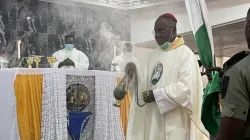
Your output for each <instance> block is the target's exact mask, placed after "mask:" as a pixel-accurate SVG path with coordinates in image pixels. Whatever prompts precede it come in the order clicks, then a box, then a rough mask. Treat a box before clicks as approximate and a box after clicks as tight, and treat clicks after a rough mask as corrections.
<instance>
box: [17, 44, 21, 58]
mask: <svg viewBox="0 0 250 140" xmlns="http://www.w3.org/2000/svg"><path fill="white" fill-rule="evenodd" d="M21 43H22V41H21V40H18V43H17V58H18V59H20V58H21Z"/></svg>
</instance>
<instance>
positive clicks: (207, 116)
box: [185, 0, 221, 136]
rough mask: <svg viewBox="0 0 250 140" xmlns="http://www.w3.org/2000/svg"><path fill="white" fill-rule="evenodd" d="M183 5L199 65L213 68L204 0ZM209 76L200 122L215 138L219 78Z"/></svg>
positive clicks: (211, 38)
mask: <svg viewBox="0 0 250 140" xmlns="http://www.w3.org/2000/svg"><path fill="white" fill-rule="evenodd" d="M185 3H186V8H187V13H188V17H189V21H190V24H191V27H192V30H193V33H194V37H195V41H196V45H197V49H198V53H199V57H200V60H201V63H202V65H203V66H205V67H214V66H215V56H214V43H213V35H212V28H211V25H210V23H209V19H208V10H207V6H206V2H205V0H185ZM211 75H212V78H213V80H211V81H209V83H208V85H207V87H206V88H205V90H204V93H203V102H202V109H201V121H202V123H203V125H204V127H205V128H206V130H207V131H208V132H209V133H210V134H211V135H212V136H217V134H218V130H219V126H220V108H219V104H218V100H219V93H220V82H221V78H220V77H219V75H218V73H217V72H212V73H211Z"/></svg>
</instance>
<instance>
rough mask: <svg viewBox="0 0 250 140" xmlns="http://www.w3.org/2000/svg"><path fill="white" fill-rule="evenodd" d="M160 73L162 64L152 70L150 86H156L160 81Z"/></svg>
mask: <svg viewBox="0 0 250 140" xmlns="http://www.w3.org/2000/svg"><path fill="white" fill-rule="evenodd" d="M162 73H163V65H162V63H157V64H156V65H155V67H154V69H153V72H152V76H151V83H152V85H156V84H157V83H158V82H159V81H160V79H161V76H162Z"/></svg>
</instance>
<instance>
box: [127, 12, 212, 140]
mask: <svg viewBox="0 0 250 140" xmlns="http://www.w3.org/2000/svg"><path fill="white" fill-rule="evenodd" d="M176 22H177V20H176V18H175V17H174V16H173V15H171V14H164V15H162V16H160V17H159V18H158V19H157V21H156V24H155V32H154V35H155V38H156V41H157V43H158V44H159V46H160V47H159V48H157V49H155V50H154V51H153V52H152V53H151V55H150V56H149V59H148V62H147V70H146V72H145V74H144V75H143V77H144V79H142V80H141V81H140V84H139V94H140V93H142V92H143V91H145V90H146V91H148V92H144V93H147V94H144V93H143V98H142V97H141V96H142V94H140V95H139V97H140V102H143V101H144V102H146V103H147V104H146V105H145V106H144V107H139V106H137V104H136V103H135V95H134V96H133V99H132V103H131V107H130V114H129V122H128V130H127V136H126V139H127V140H208V137H207V135H208V134H207V131H206V130H205V129H204V126H203V124H202V123H201V118H200V116H201V113H200V112H201V104H202V95H203V86H202V80H201V75H200V70H199V66H198V63H197V59H196V56H195V54H194V53H193V52H192V51H191V50H190V49H189V48H188V47H187V46H186V45H185V44H184V40H183V38H182V37H176V36H177V35H176ZM164 42H165V43H164ZM145 95H146V98H145ZM150 96H151V97H150ZM149 97H150V98H149Z"/></svg>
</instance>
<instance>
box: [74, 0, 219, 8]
mask: <svg viewBox="0 0 250 140" xmlns="http://www.w3.org/2000/svg"><path fill="white" fill-rule="evenodd" d="M70 1H74V2H83V3H87V4H93V5H99V6H105V7H111V8H116V9H121V10H134V9H138V8H146V7H151V6H157V5H163V4H170V3H177V2H184V0H70ZM211 1H218V0H206V2H211Z"/></svg>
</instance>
